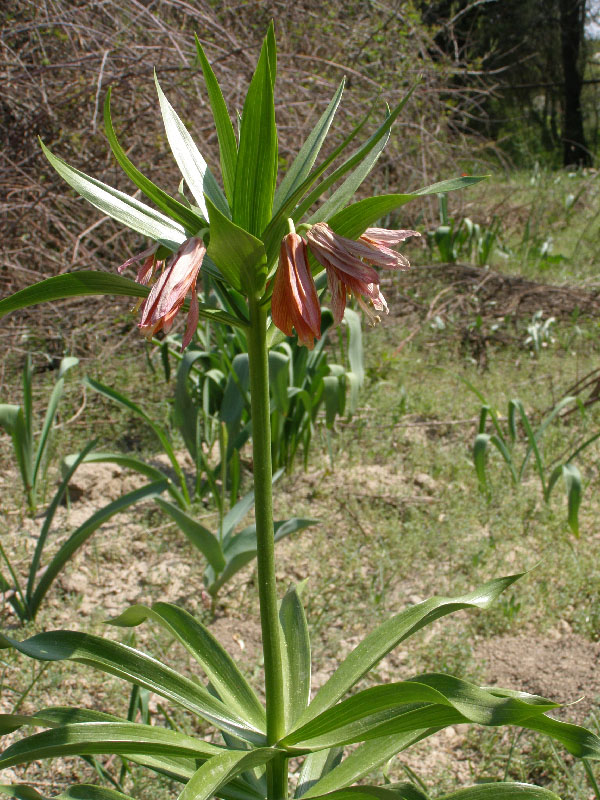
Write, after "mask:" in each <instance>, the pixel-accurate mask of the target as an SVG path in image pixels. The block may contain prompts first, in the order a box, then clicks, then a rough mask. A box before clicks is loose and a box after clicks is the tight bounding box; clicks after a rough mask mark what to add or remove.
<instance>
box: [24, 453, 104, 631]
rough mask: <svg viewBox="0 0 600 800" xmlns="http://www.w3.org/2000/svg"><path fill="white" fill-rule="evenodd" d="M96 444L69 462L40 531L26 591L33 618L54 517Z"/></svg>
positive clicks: (30, 565) (74, 456) (72, 457)
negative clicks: (35, 588) (36, 582)
mask: <svg viewBox="0 0 600 800" xmlns="http://www.w3.org/2000/svg"><path fill="white" fill-rule="evenodd" d="M95 444H96V440H93V441H91V442H88V443H87V444H86V446H85V447H84V448H83V450H81V452H80V453H77V454H76V455H73V456H71V458H70V460H69V465H68V467H67V469H66V471H65V474H64V476H63V479H62V481H61V483H60V486H59V487H58V489H57V490H56V492H55V493H54V497H53V498H52V502H51V503H50V505H49V506H48V510H47V511H46V515H45V518H44V524H43V525H42V529H41V531H40V535H39V537H38V540H37V543H36V546H35V551H34V554H33V558H32V559H31V562H30V564H29V575H28V579H27V590H26V594H25V597H26V601H27V606H28V608H29V612H30V614H31V617H32V618H33V617H34V616H35V611H34V610H33V607H32V605H31V602H32V597H33V591H34V585H35V579H36V575H37V571H38V569H39V567H40V564H41V561H42V554H43V552H44V547H45V546H46V539H47V538H48V534H49V533H50V526H51V525H52V522H53V520H54V515H55V514H56V510H57V508H58V506H59V505H60V503H61V501H62V499H63V496H64V494H65V491H66V489H67V486H68V485H69V481H70V480H71V478H72V477H73V475H74V473H75V470H76V469H77V467H78V466H79V465H80V464H81V463H82V462H83V461H84V460H85V458H86V457H87V456H88V455H89V453H90V451H91V450H92V448H93V447H94V446H95Z"/></svg>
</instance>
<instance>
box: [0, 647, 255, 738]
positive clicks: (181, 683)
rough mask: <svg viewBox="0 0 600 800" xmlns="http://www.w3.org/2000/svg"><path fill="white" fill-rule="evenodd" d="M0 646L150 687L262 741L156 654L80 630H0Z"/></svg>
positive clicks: (233, 730) (239, 733)
mask: <svg viewBox="0 0 600 800" xmlns="http://www.w3.org/2000/svg"><path fill="white" fill-rule="evenodd" d="M0 647H4V648H11V647H14V648H15V649H16V650H18V651H19V652H20V653H23V655H26V656H29V657H30V658H35V659H36V660H38V661H65V660H67V661H78V662H80V663H82V664H87V665H88V666H91V667H94V668H95V669H98V670H100V671H101V672H106V673H108V674H109V675H115V676H117V677H118V678H122V679H123V680H126V681H129V682H130V683H135V684H137V685H138V686H141V687H142V688H144V689H149V690H150V691H151V692H155V693H156V694H158V695H160V696H161V697H165V698H166V699H168V700H171V701H172V702H174V703H176V704H177V705H179V706H181V707H183V708H186V709H187V710H188V711H191V712H192V713H193V714H197V715H198V716H200V717H203V718H204V719H206V720H208V721H209V722H212V723H213V724H214V725H216V726H217V727H218V728H222V729H223V730H226V731H228V732H229V733H231V734H233V735H234V736H237V737H238V738H240V739H243V740H245V741H249V742H252V743H254V744H257V745H261V744H264V743H265V740H264V735H263V734H262V733H260V731H256V730H255V729H254V728H251V727H249V726H248V725H247V723H245V722H244V721H243V720H242V719H241V718H239V717H238V716H237V715H235V714H234V713H233V712H231V711H230V710H229V709H228V708H227V707H226V706H225V704H224V703H222V702H221V701H220V700H219V699H218V698H216V697H214V696H213V695H212V694H210V693H209V692H208V691H207V690H206V689H204V688H203V687H202V686H200V685H199V684H198V683H196V682H195V681H192V680H190V679H189V678H186V677H184V676H183V675H180V674H179V673H177V672H176V671H175V670H173V669H171V668H170V667H167V666H166V665H165V664H162V663H161V662H160V661H158V660H156V659H155V658H151V657H150V656H148V655H146V654H145V653H142V652H140V651H139V650H135V649H134V648H133V647H129V646H127V645H124V644H119V643H118V642H113V641H110V640H109V639H102V638H101V637H99V636H92V635H91V634H86V633H80V632H78V631H50V632H48V633H40V634H37V635H36V636H32V637H31V638H30V639H26V640H25V641H23V642H18V641H16V640H15V639H10V638H9V637H7V636H5V635H2V634H0Z"/></svg>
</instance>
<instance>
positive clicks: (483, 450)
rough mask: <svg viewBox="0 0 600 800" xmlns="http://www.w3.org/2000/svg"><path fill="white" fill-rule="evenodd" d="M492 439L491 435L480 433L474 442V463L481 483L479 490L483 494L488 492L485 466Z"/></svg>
mask: <svg viewBox="0 0 600 800" xmlns="http://www.w3.org/2000/svg"><path fill="white" fill-rule="evenodd" d="M490 438H491V437H490V435H489V433H478V434H477V436H476V437H475V441H474V442H473V463H474V465H475V472H476V473H477V480H478V481H479V488H480V489H481V491H482V492H485V491H486V490H487V475H486V473H485V465H486V460H487V448H488V444H489V442H490Z"/></svg>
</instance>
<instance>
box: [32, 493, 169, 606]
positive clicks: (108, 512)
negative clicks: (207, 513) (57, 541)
mask: <svg viewBox="0 0 600 800" xmlns="http://www.w3.org/2000/svg"><path fill="white" fill-rule="evenodd" d="M166 488H167V481H165V480H160V481H155V482H154V483H150V484H148V485H147V486H142V487H141V488H140V489H135V490H134V491H132V492H128V493H127V494H124V495H123V496H122V497H119V498H117V500H114V501H113V502H112V503H108V504H107V505H105V506H104V507H103V508H100V509H98V511H96V512H95V514H92V516H91V517H90V518H89V519H87V520H86V521H85V522H84V523H82V524H81V525H80V526H79V527H78V528H77V529H76V530H75V531H73V533H72V534H71V535H70V536H69V538H68V539H67V541H66V542H64V544H62V545H61V547H60V548H59V550H58V552H57V553H56V554H55V556H54V557H53V558H52V560H51V561H50V563H49V564H48V566H47V567H46V570H45V571H44V574H43V575H42V577H41V578H40V580H39V581H38V584H37V586H36V587H35V589H34V590H33V593H32V595H31V599H30V600H29V601H28V602H29V610H30V613H31V616H32V617H35V615H36V614H37V611H38V609H39V607H40V604H41V602H42V600H43V599H44V597H45V596H46V593H47V592H48V590H49V589H50V587H51V586H52V583H53V582H54V579H55V578H56V576H57V575H58V573H59V572H60V571H61V569H62V568H63V567H64V566H65V564H66V563H67V562H68V561H69V560H70V559H71V558H72V557H73V555H74V554H75V553H76V552H77V550H79V548H80V547H82V546H83V545H84V544H85V543H86V542H87V540H88V539H89V538H90V536H91V535H92V534H93V533H94V532H95V531H96V530H97V529H98V528H99V527H100V525H103V524H104V523H105V522H106V521H107V520H109V519H110V518H111V517H114V515H115V514H118V513H119V512H121V511H124V510H125V509H126V508H129V506H132V505H135V504H136V503H140V502H142V501H143V500H150V499H151V498H154V497H156V496H157V495H159V494H161V493H162V492H164V491H165V489H166Z"/></svg>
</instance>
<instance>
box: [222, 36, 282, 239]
mask: <svg viewBox="0 0 600 800" xmlns="http://www.w3.org/2000/svg"><path fill="white" fill-rule="evenodd" d="M268 38H269V37H268V35H267V38H266V39H265V41H264V43H263V47H262V50H261V53H260V57H259V59H258V64H257V66H256V70H255V72H254V75H253V77H252V81H251V82H250V86H249V88H248V94H247V95H246V100H245V102H244V110H243V112H242V122H241V127H240V144H239V148H238V157H237V164H236V170H235V188H234V196H233V208H232V219H233V221H234V222H235V223H236V225H239V226H240V227H241V228H243V229H244V230H246V231H248V233H251V234H252V235H253V236H260V235H261V234H262V232H263V231H264V229H265V228H266V227H267V225H268V223H269V220H270V219H271V211H272V208H273V195H274V193H275V178H276V172H275V170H276V169H277V128H276V125H275V104H274V100H273V83H272V76H271V71H272V70H271V65H270V63H269V43H268ZM211 225H212V220H211Z"/></svg>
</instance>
